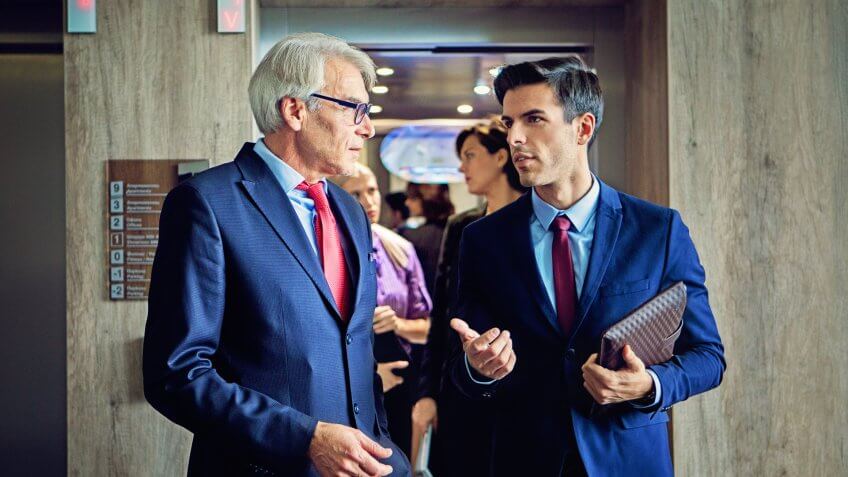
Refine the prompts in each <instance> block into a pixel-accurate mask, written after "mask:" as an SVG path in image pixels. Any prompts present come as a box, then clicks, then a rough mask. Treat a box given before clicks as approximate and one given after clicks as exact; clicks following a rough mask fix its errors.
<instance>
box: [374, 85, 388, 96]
mask: <svg viewBox="0 0 848 477" xmlns="http://www.w3.org/2000/svg"><path fill="white" fill-rule="evenodd" d="M371 92H372V93H374V94H386V93H388V92H389V87H388V86H383V85H378V86H374V87H373V88H371Z"/></svg>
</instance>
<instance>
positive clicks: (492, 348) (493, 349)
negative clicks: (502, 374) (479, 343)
mask: <svg viewBox="0 0 848 477" xmlns="http://www.w3.org/2000/svg"><path fill="white" fill-rule="evenodd" d="M507 345H509V351H510V352H512V340H511V339H509V331H504V332H503V333H501V334H500V335H498V337H497V338H496V339H495V341H492V342H491V343H489V349H488V351H487V352H486V353H483V357H484V358H485V359H484V361H483V367H484V368H492V365H494V367H493V368H492V369H491V371H494V370H495V369H498V368H500V367H501V366H503V365H505V364H506V362H507V360H508V359H509V353H507V354H505V355H503V354H502V353H503V351H504V349H505V348H506V347H507ZM499 357H502V358H503V360H502V361H500V362H497V361H496V360H497V358H499ZM490 363H491V364H490Z"/></svg>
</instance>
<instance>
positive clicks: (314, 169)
mask: <svg viewBox="0 0 848 477" xmlns="http://www.w3.org/2000/svg"><path fill="white" fill-rule="evenodd" d="M374 81H375V74H374V64H373V62H372V61H371V59H370V58H369V57H368V56H367V55H366V54H365V53H363V52H362V51H360V50H358V49H356V48H354V47H351V46H350V45H348V44H347V43H345V42H344V41H342V40H339V39H337V38H333V37H330V36H327V35H322V34H318V33H303V34H298V35H292V36H289V37H287V38H285V39H283V40H282V41H280V42H279V43H277V44H276V45H275V46H274V47H273V48H271V50H270V51H269V52H268V54H267V55H265V58H264V59H263V60H262V62H261V63H260V64H259V66H258V67H257V69H256V72H255V73H254V74H253V78H252V79H251V81H250V87H249V93H250V104H251V107H252V109H253V114H254V116H255V118H256V122H257V124H258V125H259V129H260V130H261V131H262V133H263V134H264V138H262V139H261V140H259V141H257V142H256V144H252V143H247V144H245V145H244V147H242V149H241V151H240V152H239V153H238V156H236V158H235V161H234V162H231V163H228V164H224V165H221V166H218V167H215V168H212V169H210V170H209V171H206V172H204V173H202V174H199V175H197V176H195V177H194V178H192V179H190V180H188V181H186V182H183V183H182V184H180V185H179V186H178V187H177V188H175V189H174V190H173V191H171V193H170V194H168V197H167V199H166V200H165V204H164V207H163V210H162V215H161V219H160V237H159V247H158V249H157V251H156V260H155V263H154V265H153V277H152V281H151V285H150V301H149V312H148V318H147V328H146V332H145V339H144V390H145V396H146V397H147V399H148V401H149V402H150V403H151V404H152V405H153V406H154V407H155V408H156V409H157V410H159V411H160V412H161V413H162V414H164V415H165V416H166V417H168V418H169V419H171V420H172V421H174V422H175V423H177V424H179V425H181V426H183V427H185V428H186V429H188V430H189V431H191V432H193V433H194V442H193V444H192V449H191V456H190V459H189V466H188V474H189V475H204V476H206V475H275V474H276V475H287V476H290V475H295V476H312V475H322V476H323V475H333V476H335V475H344V476H354V475H355V476H360V475H368V476H378V475H380V476H382V475H389V474H392V475H408V474H409V473H410V471H409V463H408V461H407V460H406V458H405V457H404V456H403V454H402V453H401V452H400V451H399V450H397V447H396V446H395V445H394V444H392V442H391V441H390V440H389V435H388V431H387V430H386V418H385V411H384V409H383V403H382V385H381V383H380V380H379V377H378V376H377V374H376V373H375V361H374V356H373V352H372V341H373V333H372V326H371V321H372V316H373V313H374V307H375V300H376V280H375V275H374V274H375V266H374V263H373V256H372V255H371V253H370V252H371V250H372V244H371V233H370V230H369V221H368V218H367V217H366V216H365V213H364V212H363V210H362V208H361V207H360V206H359V204H358V203H357V202H356V201H355V200H354V199H353V198H352V197H350V196H349V195H348V194H346V193H345V192H344V191H343V190H342V189H340V188H339V187H338V186H336V185H335V184H333V183H330V182H328V181H327V180H326V179H325V178H326V177H328V176H333V175H339V174H342V175H344V174H350V173H351V172H352V171H353V167H354V164H355V163H356V160H357V157H358V156H359V154H360V151H361V149H362V147H363V144H364V142H365V141H366V140H367V139H369V138H371V137H373V136H374V128H373V126H372V124H371V119H370V118H369V116H368V114H369V109H370V105H369V104H368V91H369V90H370V88H371V86H373V84H374Z"/></svg>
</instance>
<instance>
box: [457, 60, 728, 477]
mask: <svg viewBox="0 0 848 477" xmlns="http://www.w3.org/2000/svg"><path fill="white" fill-rule="evenodd" d="M495 93H496V95H497V98H498V100H499V101H500V102H501V104H502V105H503V118H502V119H503V122H504V124H505V125H506V126H507V128H508V129H509V135H508V141H509V144H510V148H511V154H512V160H513V162H514V164H515V166H516V169H517V170H518V173H519V176H520V179H521V183H522V184H523V185H524V186H527V187H532V190H531V193H530V194H526V195H524V196H523V197H522V198H520V199H519V200H517V201H516V202H514V203H512V204H510V205H508V206H506V207H504V208H503V209H501V210H499V211H498V212H497V213H495V214H492V215H490V216H487V217H486V218H484V219H481V220H479V221H477V222H475V223H473V224H472V225H469V226H468V227H467V228H466V229H465V232H464V235H463V239H462V246H461V253H460V272H459V282H460V283H459V287H460V290H459V301H460V303H459V307H458V310H459V313H458V314H459V316H460V317H461V318H462V319H455V320H453V322H452V324H451V326H452V327H453V328H454V329H455V330H456V332H457V333H458V335H459V337H460V339H461V341H462V345H463V352H460V353H458V354H457V355H455V356H454V357H453V358H452V360H451V363H450V366H449V368H450V372H451V375H452V379H453V380H454V382H455V384H456V385H457V386H458V387H459V388H460V389H461V390H462V391H463V392H464V393H465V394H467V395H468V396H470V397H472V398H478V399H486V400H491V401H493V402H494V404H495V407H496V409H497V410H496V411H495V413H494V414H493V415H492V416H491V418H492V420H493V421H494V428H495V431H494V436H493V437H492V442H493V445H494V449H493V458H492V462H491V467H489V463H482V462H481V463H480V465H481V473H484V474H491V475H504V476H508V475H544V476H556V475H563V476H579V475H600V476H619V475H620V476H625V475H634V473H637V474H639V475H651V476H670V475H672V474H673V470H672V466H671V456H670V453H669V446H668V433H667V428H666V422H668V414H667V411H668V409H669V408H670V407H671V406H672V405H673V404H675V403H677V402H680V401H683V400H685V399H687V398H689V397H690V396H693V395H695V394H698V393H702V392H705V391H707V390H709V389H711V388H714V387H716V386H718V384H719V383H720V382H721V379H722V376H723V373H724V370H725V366H726V365H725V360H724V348H723V346H722V343H721V338H720V337H719V334H718V330H717V328H716V324H715V319H714V318H713V314H712V311H711V309H710V305H709V302H708V298H707V289H706V287H705V285H704V281H705V275H704V269H703V267H702V266H701V264H700V262H699V260H698V255H697V253H696V251H695V246H694V244H693V242H692V240H691V238H690V236H689V231H688V229H687V228H686V226H685V225H684V224H683V222H682V220H681V218H680V215H679V213H678V212H676V211H674V210H671V209H667V208H664V207H660V206H657V205H654V204H651V203H648V202H645V201H642V200H640V199H637V198H635V197H632V196H629V195H627V194H623V193H621V192H618V191H617V190H615V189H613V188H611V187H609V186H608V185H606V184H604V183H603V182H601V181H600V180H599V179H598V178H597V177H596V176H595V175H594V174H593V173H592V172H591V171H590V170H589V164H588V159H587V156H588V149H589V146H590V145H591V144H592V141H593V140H594V138H595V134H596V132H597V129H598V127H599V126H600V124H601V120H602V117H603V95H602V92H601V88H600V83H599V81H598V77H597V75H596V74H595V73H594V72H593V71H591V70H590V69H589V68H588V67H586V65H585V64H583V62H582V61H580V60H579V59H578V58H552V59H547V60H543V61H538V62H531V63H521V64H517V65H511V66H507V67H506V68H504V69H503V70H502V71H501V73H500V75H498V77H497V78H496V79H495ZM491 237H499V240H497V241H492V240H491V239H490V238H491ZM679 281H682V282H684V283H685V284H686V287H687V290H688V297H687V298H688V304H687V307H686V310H685V312H684V317H683V329H682V332H681V334H680V338H679V339H678V341H677V344H676V346H675V349H674V354H675V356H674V357H673V358H672V359H671V360H670V361H668V362H666V363H662V364H659V365H655V366H651V367H650V368H646V367H645V365H644V364H643V362H642V361H641V360H640V359H639V357H638V356H636V355H635V353H634V352H633V351H632V350H631V349H630V348H629V347H625V349H624V353H623V357H624V361H625V363H626V365H625V366H624V367H623V368H622V369H620V370H616V371H614V370H608V369H604V368H602V367H601V366H600V365H598V364H597V352H598V348H599V344H600V340H601V335H602V334H603V332H604V331H605V330H606V329H607V328H609V327H610V326H611V325H612V324H614V323H616V322H617V321H619V320H620V319H621V318H623V317H624V316H626V314H627V313H628V312H630V311H631V310H633V309H634V308H636V307H638V306H639V305H640V304H642V303H644V302H645V301H647V300H649V299H650V298H652V297H653V296H655V295H657V294H658V293H659V292H661V291H662V290H665V289H666V288H668V287H669V286H671V285H672V284H674V283H676V282H679ZM478 332H479V333H478ZM480 333H482V334H480ZM600 406H603V407H602V412H593V411H592V409H593V408H599V407H600Z"/></svg>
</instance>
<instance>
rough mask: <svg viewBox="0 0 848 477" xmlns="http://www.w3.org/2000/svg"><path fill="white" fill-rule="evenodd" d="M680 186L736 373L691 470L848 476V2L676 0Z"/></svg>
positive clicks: (672, 147) (711, 413) (690, 408)
mask: <svg viewBox="0 0 848 477" xmlns="http://www.w3.org/2000/svg"><path fill="white" fill-rule="evenodd" d="M668 83H669V100H668V103H669V177H670V180H669V185H670V189H669V197H670V204H671V206H672V207H675V208H677V209H679V210H680V211H681V213H682V214H683V218H684V220H685V221H686V222H687V223H688V225H689V227H690V229H691V232H692V236H693V237H694V240H695V244H696V245H697V246H698V250H699V251H700V254H701V260H702V262H703V263H704V266H705V268H706V270H707V285H708V287H709V290H710V301H711V302H712V304H713V307H714V311H715V314H716V317H717V320H718V324H719V329H720V331H721V333H722V337H723V339H724V343H725V346H726V354H727V361H728V371H727V374H726V375H725V382H724V383H723V384H722V386H721V387H720V388H719V389H718V390H717V391H713V392H711V393H708V394H706V395H704V396H701V397H697V398H694V399H692V400H691V401H690V402H687V403H684V404H681V405H679V406H676V407H675V414H674V417H675V426H674V427H675V433H674V449H675V451H674V457H675V467H676V470H677V473H678V474H679V475H686V476H690V475H699V476H700V475H716V476H725V475H846V473H848V439H846V435H848V434H846V429H848V410H846V403H848V372H846V367H845V361H846V358H848V345H846V343H848V326H846V321H845V320H846V315H848V300H847V299H846V296H848V294H846V282H847V280H848V239H846V236H848V212H846V210H847V209H848V188H846V182H848V165H846V156H848V3H846V2H844V1H841V0H821V1H809V2H801V1H790V0H786V1H742V0H710V1H705V0H687V1H670V2H668Z"/></svg>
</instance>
